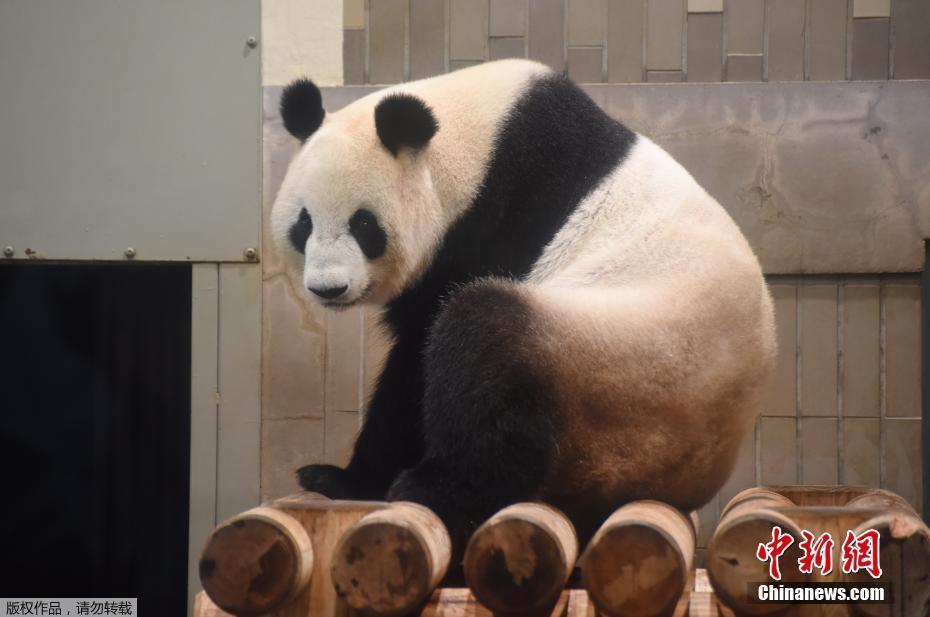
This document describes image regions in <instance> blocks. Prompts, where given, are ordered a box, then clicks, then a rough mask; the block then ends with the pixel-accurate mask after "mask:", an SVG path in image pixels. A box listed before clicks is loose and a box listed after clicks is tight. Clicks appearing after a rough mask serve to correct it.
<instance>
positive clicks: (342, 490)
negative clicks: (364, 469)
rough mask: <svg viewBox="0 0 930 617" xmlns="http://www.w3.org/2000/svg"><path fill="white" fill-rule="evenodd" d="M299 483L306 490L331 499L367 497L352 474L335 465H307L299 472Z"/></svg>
mask: <svg viewBox="0 0 930 617" xmlns="http://www.w3.org/2000/svg"><path fill="white" fill-rule="evenodd" d="M297 481H298V482H299V483H300V486H301V487H303V488H304V489H305V490H308V491H313V492H314V493H320V494H321V495H325V496H326V497H329V498H330V499H363V498H364V497H365V496H364V495H363V494H362V493H363V492H362V491H361V490H360V489H359V487H358V486H357V484H358V483H357V482H355V481H354V479H353V478H352V476H351V474H349V472H347V471H346V470H345V469H343V468H341V467H336V466H335V465H305V466H303V467H301V468H300V469H298V470H297Z"/></svg>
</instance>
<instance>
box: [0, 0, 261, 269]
mask: <svg viewBox="0 0 930 617" xmlns="http://www.w3.org/2000/svg"><path fill="white" fill-rule="evenodd" d="M259 8H260V5H259V3H258V2H252V1H250V0H201V1H199V2H184V1H182V0H168V1H160V2H143V1H141V0H132V1H124V2H116V1H114V0H85V1H83V2H54V1H52V0H5V1H4V2H2V3H0V75H2V77H3V85H2V87H0V247H7V246H9V247H12V248H13V250H14V253H13V257H14V258H28V257H38V258H52V259H125V256H124V252H125V250H126V248H128V247H132V248H133V249H135V259H137V260H150V259H151V260H192V261H241V260H244V259H245V257H244V251H245V249H246V248H248V247H254V248H257V247H258V242H259V183H260V177H259V173H260V120H261V114H260V102H261V99H260V96H261V93H260V62H259V52H258V48H257V47H256V48H252V47H250V46H249V45H248V44H247V39H248V38H249V37H250V36H255V37H257V36H258V35H259V30H260V17H259Z"/></svg>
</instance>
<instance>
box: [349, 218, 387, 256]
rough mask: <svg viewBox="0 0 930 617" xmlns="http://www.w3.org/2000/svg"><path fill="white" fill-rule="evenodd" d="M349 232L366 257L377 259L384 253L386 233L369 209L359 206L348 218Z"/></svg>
mask: <svg viewBox="0 0 930 617" xmlns="http://www.w3.org/2000/svg"><path fill="white" fill-rule="evenodd" d="M349 232H350V233H351V234H352V236H353V237H354V238H355V241H356V242H358V246H359V248H360V249H362V253H363V254H364V255H365V257H367V258H368V259H377V258H378V257H381V256H382V255H384V249H385V247H386V246H387V234H385V233H384V229H383V228H382V227H381V225H380V224H379V223H378V217H376V216H375V215H374V214H372V213H371V212H370V211H369V210H366V209H364V208H360V209H358V210H356V211H355V214H353V215H352V218H350V219H349Z"/></svg>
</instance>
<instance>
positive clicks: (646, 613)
mask: <svg viewBox="0 0 930 617" xmlns="http://www.w3.org/2000/svg"><path fill="white" fill-rule="evenodd" d="M694 548H695V529H694V525H693V519H692V518H689V517H688V516H685V515H684V514H682V513H681V512H680V511H679V510H676V509H675V508H673V507H671V506H669V505H667V504H664V503H661V502H658V501H636V502H633V503H630V504H627V505H625V506H623V507H622V508H620V509H619V510H617V511H616V512H614V513H613V514H612V515H611V516H610V517H609V518H608V519H607V521H605V522H604V524H603V525H602V526H601V528H600V529H599V530H598V531H597V533H596V534H594V537H593V538H592V539H591V542H590V544H589V546H588V548H587V549H586V550H585V553H584V555H583V556H582V558H581V576H582V582H583V584H584V587H585V589H587V590H588V593H589V594H590V596H591V600H592V601H593V602H594V603H595V605H596V606H597V608H598V609H599V610H600V611H601V612H602V613H604V614H607V615H610V616H611V617H662V616H664V615H673V614H675V613H676V608H677V607H678V606H679V604H680V602H681V601H682V597H683V596H684V595H686V592H687V591H688V589H689V588H690V587H689V583H690V582H691V578H692V573H691V568H692V565H693V560H694Z"/></svg>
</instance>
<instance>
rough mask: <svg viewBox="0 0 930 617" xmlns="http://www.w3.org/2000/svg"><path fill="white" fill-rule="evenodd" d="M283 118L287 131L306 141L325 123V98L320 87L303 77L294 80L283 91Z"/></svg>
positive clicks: (281, 107)
mask: <svg viewBox="0 0 930 617" xmlns="http://www.w3.org/2000/svg"><path fill="white" fill-rule="evenodd" d="M280 109H281V119H282V120H284V128H286V129H287V132H288V133H290V134H291V135H293V136H294V137H296V138H297V139H299V140H300V141H302V142H304V141H307V138H308V137H310V136H311V135H313V133H314V132H316V130H317V129H318V128H320V125H321V124H323V117H324V116H325V115H326V112H325V111H323V99H322V97H321V96H320V89H319V88H317V87H316V85H315V84H314V83H313V82H312V81H310V80H309V79H307V78H305V77H302V78H300V79H297V80H295V81H292V82H291V83H290V84H288V86H287V87H286V88H284V91H283V92H282V93H281V106H280Z"/></svg>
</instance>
